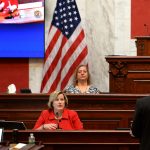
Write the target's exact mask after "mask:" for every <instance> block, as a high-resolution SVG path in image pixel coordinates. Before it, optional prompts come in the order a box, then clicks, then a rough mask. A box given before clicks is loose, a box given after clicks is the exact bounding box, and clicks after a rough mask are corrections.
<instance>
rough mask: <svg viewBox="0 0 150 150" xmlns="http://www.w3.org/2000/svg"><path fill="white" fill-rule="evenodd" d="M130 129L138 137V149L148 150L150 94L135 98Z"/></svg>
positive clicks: (149, 149)
mask: <svg viewBox="0 0 150 150" xmlns="http://www.w3.org/2000/svg"><path fill="white" fill-rule="evenodd" d="M131 130H132V134H133V135H134V136H135V137H137V138H139V139H140V150H150V96H148V97H144V98H141V99H138V100H137V102H136V108H135V115H134V118H133V124H132V127H131Z"/></svg>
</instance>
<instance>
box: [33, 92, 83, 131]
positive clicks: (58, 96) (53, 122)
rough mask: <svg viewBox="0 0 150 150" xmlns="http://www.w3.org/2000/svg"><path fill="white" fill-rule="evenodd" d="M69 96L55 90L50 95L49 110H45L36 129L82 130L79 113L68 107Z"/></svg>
mask: <svg viewBox="0 0 150 150" xmlns="http://www.w3.org/2000/svg"><path fill="white" fill-rule="evenodd" d="M67 105H68V98H67V97H66V95H65V94H64V93H63V92H61V91H60V92H54V93H52V94H51V95H50V97H49V102H48V107H49V109H48V110H43V111H42V113H41V115H40V117H39V118H38V120H37V122H36V124H35V126H34V129H36V130H56V129H63V130H80V129H83V125H82V122H81V121H80V119H79V117H78V114H77V113H76V112H75V111H73V110H69V109H67V108H66V107H67Z"/></svg>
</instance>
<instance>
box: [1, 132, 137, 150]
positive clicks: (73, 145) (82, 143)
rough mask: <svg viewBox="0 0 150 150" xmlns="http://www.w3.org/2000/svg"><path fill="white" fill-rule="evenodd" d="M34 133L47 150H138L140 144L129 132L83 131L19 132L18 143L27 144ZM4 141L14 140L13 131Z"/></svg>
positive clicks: (5, 135)
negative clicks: (30, 135)
mask: <svg viewBox="0 0 150 150" xmlns="http://www.w3.org/2000/svg"><path fill="white" fill-rule="evenodd" d="M31 132H32V133H33V134H34V136H35V138H36V141H42V143H43V144H44V146H45V147H44V149H45V150H51V149H52V150H59V149H61V150H70V149H71V150H77V149H78V150H83V149H86V150H91V149H93V148H94V150H99V149H103V150H110V149H111V150H133V149H134V150H138V148H139V142H138V140H136V139H135V138H132V137H131V136H130V134H129V131H116V130H95V131H92V130H83V131H62V130H57V131H40V132H39V131H32V130H31V131H30V130H26V131H19V132H18V134H17V137H18V142H23V143H25V142H27V140H28V137H29V134H30V133H31ZM4 139H5V140H8V141H11V142H12V139H13V134H12V131H5V132H4Z"/></svg>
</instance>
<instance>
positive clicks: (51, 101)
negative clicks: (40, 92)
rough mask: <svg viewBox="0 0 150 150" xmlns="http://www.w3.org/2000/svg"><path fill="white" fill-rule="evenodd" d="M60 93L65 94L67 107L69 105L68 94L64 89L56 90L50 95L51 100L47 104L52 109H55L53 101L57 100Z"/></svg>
mask: <svg viewBox="0 0 150 150" xmlns="http://www.w3.org/2000/svg"><path fill="white" fill-rule="evenodd" d="M60 94H63V95H64V100H65V107H67V106H68V98H67V96H66V94H65V93H64V92H62V91H55V92H53V93H51V94H50V96H49V101H48V104H47V105H48V107H49V108H50V109H53V101H54V100H56V99H57V97H58V95H60Z"/></svg>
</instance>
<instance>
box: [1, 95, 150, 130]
mask: <svg viewBox="0 0 150 150" xmlns="http://www.w3.org/2000/svg"><path fill="white" fill-rule="evenodd" d="M144 96H148V95H146V94H144V95H143V94H136V95H135V94H100V95H68V98H69V106H68V108H69V109H74V110H76V111H77V112H78V114H79V117H80V119H81V121H82V122H83V125H84V128H85V129H94V130H101V129H102V130H103V129H109V130H113V129H116V128H129V127H130V121H131V120H132V118H133V114H134V107H135V103H136V99H137V98H140V97H144ZM48 97H49V95H47V94H10V95H9V94H1V95H0V118H1V120H13V121H14V120H16V121H23V122H24V123H25V125H26V126H27V128H28V129H32V128H33V126H34V124H35V122H36V120H37V118H38V117H39V115H40V113H41V111H42V110H43V109H47V102H48Z"/></svg>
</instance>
